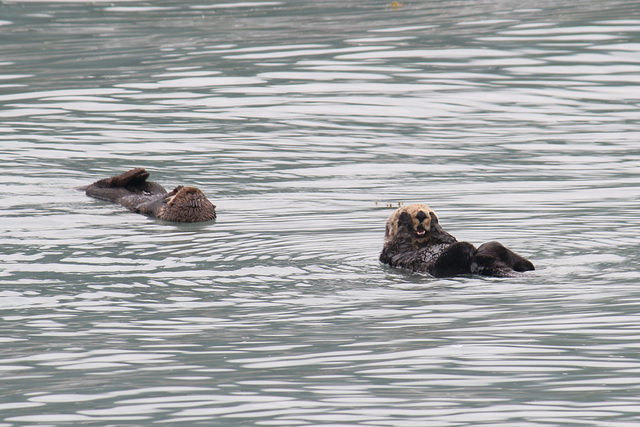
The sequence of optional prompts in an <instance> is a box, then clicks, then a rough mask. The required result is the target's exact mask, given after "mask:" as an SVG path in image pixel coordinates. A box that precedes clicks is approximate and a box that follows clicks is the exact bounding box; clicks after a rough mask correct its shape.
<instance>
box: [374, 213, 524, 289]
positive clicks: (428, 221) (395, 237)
mask: <svg viewBox="0 0 640 427" xmlns="http://www.w3.org/2000/svg"><path fill="white" fill-rule="evenodd" d="M380 261H381V262H383V263H385V264H389V265H390V266H392V267H400V268H406V269H409V270H412V271H418V272H424V273H429V274H431V275H432V276H435V277H450V276H456V275H461V274H462V275H464V274H482V275H485V276H497V277H510V276H517V275H519V274H520V273H521V272H524V271H529V270H534V269H535V268H534V266H533V264H532V263H531V261H529V260H527V259H526V258H523V257H521V256H520V255H518V254H516V253H514V252H512V251H510V250H509V249H507V248H505V247H504V246H503V245H502V244H501V243H498V242H489V243H485V244H483V245H481V246H480V247H479V248H477V249H476V248H475V246H473V245H472V244H471V243H468V242H458V241H457V240H456V238H455V237H453V236H452V235H451V234H449V233H447V232H446V231H444V230H443V229H442V227H441V226H440V224H438V217H437V216H436V214H435V212H433V210H431V208H429V206H427V205H422V204H416V205H408V206H403V207H401V208H399V209H397V210H396V211H395V212H394V213H392V214H391V216H390V217H389V219H388V220H387V226H386V231H385V240H384V247H383V248H382V253H381V254H380Z"/></svg>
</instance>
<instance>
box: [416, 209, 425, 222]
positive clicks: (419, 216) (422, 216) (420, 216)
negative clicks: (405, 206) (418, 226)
mask: <svg viewBox="0 0 640 427" xmlns="http://www.w3.org/2000/svg"><path fill="white" fill-rule="evenodd" d="M416 218H418V221H420V222H422V221H424V220H425V219H426V218H427V214H426V213H424V212H422V211H420V212H418V213H417V214H416Z"/></svg>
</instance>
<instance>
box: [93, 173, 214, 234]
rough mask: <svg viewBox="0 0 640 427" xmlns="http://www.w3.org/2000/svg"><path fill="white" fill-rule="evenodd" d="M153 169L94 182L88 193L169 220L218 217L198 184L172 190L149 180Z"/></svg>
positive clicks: (198, 219) (185, 220) (195, 219)
mask: <svg viewBox="0 0 640 427" xmlns="http://www.w3.org/2000/svg"><path fill="white" fill-rule="evenodd" d="M148 177H149V172H147V171H146V170H144V169H143V168H136V169H132V170H130V171H128V172H125V173H123V174H121V175H118V176H114V177H111V178H105V179H101V180H99V181H96V182H94V183H93V184H91V185H89V186H88V187H86V188H84V189H85V190H86V193H87V196H91V197H95V198H97V199H102V200H107V201H110V202H113V203H119V204H121V205H122V206H124V207H125V208H127V209H129V210H131V211H133V212H136V213H141V214H144V215H149V216H155V217H158V218H160V219H163V220H165V221H174V222H202V221H210V220H212V219H215V218H216V207H215V205H214V204H212V203H211V202H210V201H209V200H208V199H207V197H206V196H205V195H204V193H202V191H200V190H199V189H197V188H195V187H183V186H178V187H176V188H174V189H173V190H172V191H171V192H167V190H165V189H164V187H163V186H162V185H160V184H158V183H157V182H153V181H147V178H148Z"/></svg>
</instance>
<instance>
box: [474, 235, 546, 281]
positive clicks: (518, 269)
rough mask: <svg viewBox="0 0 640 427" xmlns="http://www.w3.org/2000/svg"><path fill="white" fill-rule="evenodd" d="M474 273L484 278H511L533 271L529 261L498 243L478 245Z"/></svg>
mask: <svg viewBox="0 0 640 427" xmlns="http://www.w3.org/2000/svg"><path fill="white" fill-rule="evenodd" d="M473 270H474V273H478V274H482V275H485V276H496V277H511V276H518V275H519V273H522V272H525V271H531V270H535V267H534V265H533V263H532V262H531V261H529V260H528V259H526V258H525V257H523V256H520V255H518V254H517V253H515V252H513V251H512V250H510V249H507V248H506V247H505V246H504V245H502V243H500V242H488V243H484V244H482V245H480V247H479V248H478V250H477V251H476V254H475V257H474V262H473Z"/></svg>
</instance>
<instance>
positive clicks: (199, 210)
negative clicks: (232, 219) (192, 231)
mask: <svg viewBox="0 0 640 427" xmlns="http://www.w3.org/2000/svg"><path fill="white" fill-rule="evenodd" d="M174 193H175V194H174ZM172 194H173V195H172ZM167 196H168V197H167V199H166V200H167V202H166V205H165V207H164V208H163V209H162V213H161V214H160V215H158V217H159V218H161V219H164V220H167V221H177V222H201V221H210V220H212V219H215V218H216V206H215V205H214V204H213V203H211V202H210V201H209V199H207V196H205V195H204V193H203V192H202V191H200V190H199V189H198V188H195V187H176V188H175V189H174V190H173V191H172V192H171V193H169V194H167Z"/></svg>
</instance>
